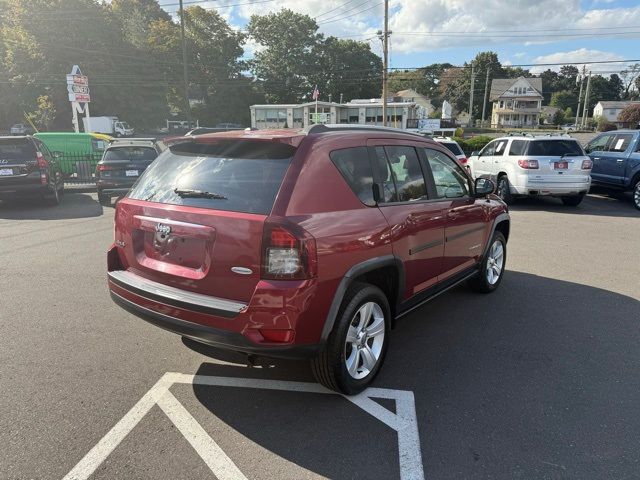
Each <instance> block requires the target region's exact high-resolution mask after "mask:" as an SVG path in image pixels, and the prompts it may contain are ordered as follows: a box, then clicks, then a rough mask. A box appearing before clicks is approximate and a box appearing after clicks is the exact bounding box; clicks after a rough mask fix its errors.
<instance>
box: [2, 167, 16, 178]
mask: <svg viewBox="0 0 640 480" xmlns="http://www.w3.org/2000/svg"><path fill="white" fill-rule="evenodd" d="M0 175H2V176H4V177H6V176H7V175H13V168H0Z"/></svg>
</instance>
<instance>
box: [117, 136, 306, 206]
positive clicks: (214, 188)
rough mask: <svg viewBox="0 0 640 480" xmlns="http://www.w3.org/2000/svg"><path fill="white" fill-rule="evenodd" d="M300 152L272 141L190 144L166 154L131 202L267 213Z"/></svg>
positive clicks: (134, 191)
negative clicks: (143, 201)
mask: <svg viewBox="0 0 640 480" xmlns="http://www.w3.org/2000/svg"><path fill="white" fill-rule="evenodd" d="M294 153H295V148H293V147H292V146H290V145H284V144H281V143H270V142H256V141H238V140H221V141H219V142H217V143H215V144H202V143H195V142H187V143H182V144H177V145H173V146H171V147H170V148H168V149H167V150H165V151H164V152H163V153H162V154H161V155H160V156H159V157H158V158H157V159H156V161H155V162H153V163H152V164H151V166H150V167H149V168H147V169H146V170H145V172H144V174H143V175H142V176H141V177H140V180H139V181H138V183H136V185H134V187H133V188H132V190H131V192H130V193H129V197H130V198H134V199H137V200H145V201H150V202H158V203H167V204H172V205H187V206H191V207H202V208H212V209H216V210H226V211H234V212H244V213H255V214H260V215H267V214H268V213H269V212H270V211H271V209H272V208H273V202H274V200H275V197H276V194H277V192H278V190H279V188H280V184H281V183H282V180H283V178H284V175H285V173H286V171H287V168H288V167H289V164H290V163H291V159H292V157H293V155H294Z"/></svg>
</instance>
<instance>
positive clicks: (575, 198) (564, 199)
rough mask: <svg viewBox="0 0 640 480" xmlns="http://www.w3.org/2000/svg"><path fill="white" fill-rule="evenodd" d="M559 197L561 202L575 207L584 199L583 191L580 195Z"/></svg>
mask: <svg viewBox="0 0 640 480" xmlns="http://www.w3.org/2000/svg"><path fill="white" fill-rule="evenodd" d="M560 199H561V200H562V203H564V204H565V205H566V206H568V207H577V206H578V205H580V204H581V203H582V200H583V199H584V193H581V194H580V195H574V196H572V197H560Z"/></svg>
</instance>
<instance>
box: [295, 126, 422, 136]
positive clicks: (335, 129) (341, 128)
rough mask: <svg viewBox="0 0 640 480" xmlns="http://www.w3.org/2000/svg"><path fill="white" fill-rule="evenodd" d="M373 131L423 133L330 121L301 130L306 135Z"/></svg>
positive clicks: (408, 133)
mask: <svg viewBox="0 0 640 480" xmlns="http://www.w3.org/2000/svg"><path fill="white" fill-rule="evenodd" d="M349 130H352V131H353V130H356V131H374V132H393V133H403V134H405V135H415V136H418V137H421V138H424V136H423V135H421V134H419V133H414V132H409V131H407V130H402V129H400V128H393V127H379V126H377V125H359V124H351V125H350V124H342V123H330V124H322V123H320V124H316V125H309V126H308V127H305V128H304V129H303V132H304V133H305V134H306V135H309V134H312V133H328V132H340V131H349Z"/></svg>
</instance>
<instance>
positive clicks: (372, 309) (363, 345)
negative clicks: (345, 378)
mask: <svg viewBox="0 0 640 480" xmlns="http://www.w3.org/2000/svg"><path fill="white" fill-rule="evenodd" d="M385 333H386V324H385V318H384V313H383V311H382V308H381V307H380V305H378V304H377V303H375V302H367V303H365V304H363V305H362V306H361V307H360V308H359V309H358V311H357V312H356V313H355V315H354V316H353V318H352V319H351V324H350V325H349V329H348V330H347V337H346V341H345V346H344V358H345V364H346V367H347V371H348V372H349V375H351V377H353V378H355V379H356V380H360V379H363V378H365V377H366V376H367V375H369V374H370V373H371V372H372V371H373V370H374V368H375V367H376V365H377V364H378V361H379V360H380V356H381V354H382V347H383V345H384V336H385Z"/></svg>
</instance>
